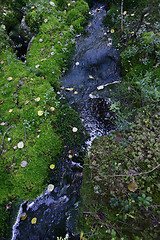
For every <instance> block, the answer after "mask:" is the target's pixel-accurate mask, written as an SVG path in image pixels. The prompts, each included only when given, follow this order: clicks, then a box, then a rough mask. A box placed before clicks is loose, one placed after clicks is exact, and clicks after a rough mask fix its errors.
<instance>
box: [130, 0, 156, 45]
mask: <svg viewBox="0 0 160 240" xmlns="http://www.w3.org/2000/svg"><path fill="white" fill-rule="evenodd" d="M152 6H153V0H150V3H149V6H148V8H145V9H144V10H143V11H142V14H141V18H140V20H139V23H138V26H137V29H136V30H135V32H134V34H133V35H132V36H131V37H130V38H129V40H131V39H132V38H134V37H135V36H136V34H137V32H138V30H139V29H140V27H141V25H142V22H143V19H144V16H145V14H147V13H149V12H150V11H151V9H152Z"/></svg>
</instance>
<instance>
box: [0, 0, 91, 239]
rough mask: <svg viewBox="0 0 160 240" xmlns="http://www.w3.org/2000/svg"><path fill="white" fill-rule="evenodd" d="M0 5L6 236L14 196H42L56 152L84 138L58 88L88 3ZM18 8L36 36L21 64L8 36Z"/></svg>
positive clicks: (0, 209)
mask: <svg viewBox="0 0 160 240" xmlns="http://www.w3.org/2000/svg"><path fill="white" fill-rule="evenodd" d="M0 7H1V9H0V12H1V15H0V80H1V81H0V114H1V115H0V142H1V144H0V145H1V150H0V151H1V159H0V184H1V187H0V188H1V192H0V204H1V205H0V238H1V239H7V233H8V227H9V224H8V223H9V219H10V216H11V214H12V206H13V205H14V203H15V202H16V200H17V199H20V200H21V201H24V200H31V199H34V198H35V197H36V196H38V195H40V194H41V193H42V192H43V191H44V189H45V187H46V186H47V182H48V181H49V178H48V177H47V176H48V174H49V173H50V171H51V169H50V164H54V165H55V169H56V165H57V164H58V162H59V159H60V156H62V154H63V153H64V152H67V151H69V150H72V148H73V147H75V146H76V147H77V150H78V149H79V150H80V148H81V146H82V143H83V141H84V137H85V136H84V134H83V131H84V129H83V126H82V125H81V122H80V119H79V117H78V114H77V113H76V112H75V111H74V110H72V109H71V108H70V107H69V106H68V105H67V103H66V102H65V100H64V99H63V97H62V96H61V95H60V94H59V89H60V77H61V76H62V74H63V73H64V72H65V71H66V69H67V67H68V64H69V59H71V57H72V52H73V49H74V35H75V34H76V33H79V32H80V31H82V30H83V25H84V23H85V20H86V18H87V15H88V5H87V3H86V2H85V1H83V0H77V1H72V2H69V1H60V0H57V1H54V2H52V1H47V0H45V1H41V0H39V1H38V0H34V1H30V0H26V1H15V2H13V1H2V2H1V6H0ZM19 9H20V10H21V11H19ZM20 12H24V13H25V20H26V23H27V25H28V26H29V27H30V31H31V32H32V34H34V39H33V41H32V44H31V46H30V49H29V51H28V52H27V56H26V61H25V63H23V62H21V61H20V60H19V59H18V58H17V56H16V53H15V52H14V47H15V46H14V43H13V40H12V39H11V38H10V35H9V32H10V31H11V30H12V28H15V26H16V25H17V26H18V25H19V24H20V21H21V13H20ZM62 100H63V101H62ZM73 127H75V128H76V129H77V131H76V132H74V131H73ZM66 157H67V156H66ZM52 171H53V170H52Z"/></svg>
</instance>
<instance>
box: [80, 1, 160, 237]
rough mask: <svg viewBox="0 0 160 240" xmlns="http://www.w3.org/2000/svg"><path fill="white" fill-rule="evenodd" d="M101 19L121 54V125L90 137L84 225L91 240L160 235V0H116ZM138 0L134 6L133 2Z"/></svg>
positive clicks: (117, 98)
mask: <svg viewBox="0 0 160 240" xmlns="http://www.w3.org/2000/svg"><path fill="white" fill-rule="evenodd" d="M111 2H113V4H112V5H111V8H110V10H109V11H108V12H107V14H106V17H105V19H104V23H105V24H106V25H107V26H109V28H110V30H111V35H112V38H113V43H114V46H115V47H116V48H117V49H119V51H120V53H121V64H122V78H123V79H122V83H121V84H119V85H118V86H117V88H115V89H114V91H113V92H112V93H111V99H112V101H113V102H112V105H111V108H110V109H111V111H113V112H114V113H115V115H114V117H113V121H115V123H116V124H117V130H116V131H112V132H111V133H110V134H109V135H107V136H103V137H100V138H97V139H95V140H94V141H93V143H92V147H91V149H90V150H89V153H88V155H87V156H86V159H85V164H84V178H83V183H82V188H81V193H82V207H81V221H80V222H79V227H80V229H83V230H84V236H86V238H88V239H96V240H97V239H99V240H102V239H103V240H106V239H112V240H115V239H116V240H117V239H133V240H135V239H137V240H138V239H145V240H151V239H157V240H158V239H159V236H160V230H159V222H160V218H159V216H160V211H159V207H160V200H159V196H160V182H159V181H160V179H159V167H160V139H159V136H160V128H159V126H160V124H159V123H160V67H159V61H160V55H159V52H160V35H159V30H158V29H159V26H160V23H159V20H158V16H159V10H158V6H159V5H158V1H153V6H152V8H151V9H150V10H149V11H148V12H147V13H146V15H145V17H144V19H143V21H142V24H141V26H140V28H139V30H138V31H137V33H136V34H135V35H134V32H136V29H137V26H138V23H139V19H140V18H141V14H142V11H143V10H144V9H145V8H147V7H148V5H149V1H145V2H144V1H124V9H123V27H124V28H123V31H122V30H121V29H120V28H121V14H120V13H121V10H120V9H121V5H120V4H121V1H111ZM115 2H116V3H117V4H116V5H115V4H114V3H115ZM135 4H136V5H135Z"/></svg>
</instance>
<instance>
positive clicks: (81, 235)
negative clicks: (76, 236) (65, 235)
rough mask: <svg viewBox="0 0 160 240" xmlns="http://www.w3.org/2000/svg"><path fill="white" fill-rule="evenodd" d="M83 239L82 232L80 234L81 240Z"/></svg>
mask: <svg viewBox="0 0 160 240" xmlns="http://www.w3.org/2000/svg"><path fill="white" fill-rule="evenodd" d="M82 237H83V231H81V233H80V240H82Z"/></svg>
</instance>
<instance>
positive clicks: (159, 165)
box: [108, 164, 160, 177]
mask: <svg viewBox="0 0 160 240" xmlns="http://www.w3.org/2000/svg"><path fill="white" fill-rule="evenodd" d="M159 167H160V164H158V165H157V166H156V167H154V168H153V169H152V170H150V171H148V172H141V173H132V174H128V175H125V174H121V175H108V177H129V176H130V175H132V176H140V175H144V174H148V173H151V172H153V171H154V170H156V169H157V168H159Z"/></svg>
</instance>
